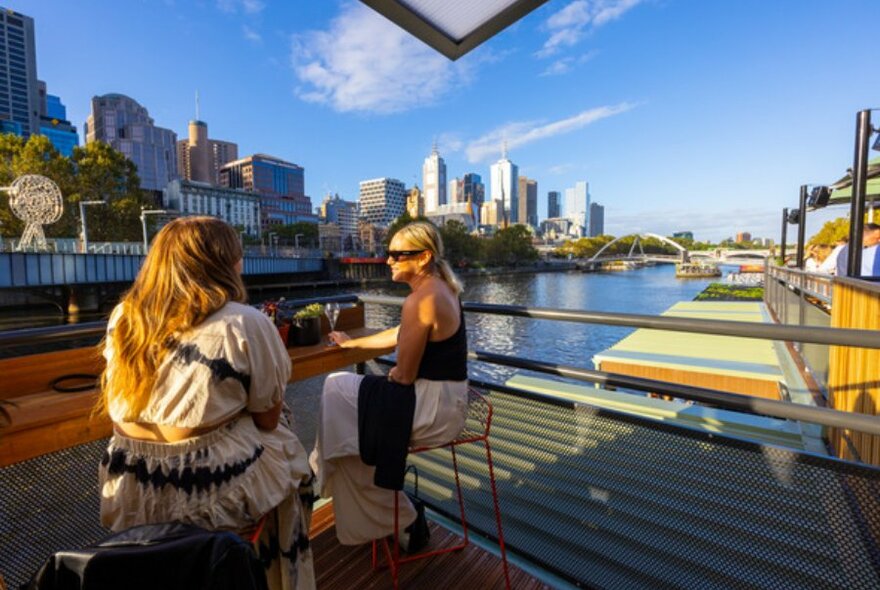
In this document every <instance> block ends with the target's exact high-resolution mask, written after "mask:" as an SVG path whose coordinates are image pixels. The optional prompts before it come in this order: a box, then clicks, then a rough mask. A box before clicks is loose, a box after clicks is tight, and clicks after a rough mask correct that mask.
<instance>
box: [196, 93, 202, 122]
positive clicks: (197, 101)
mask: <svg viewBox="0 0 880 590" xmlns="http://www.w3.org/2000/svg"><path fill="white" fill-rule="evenodd" d="M196 121H201V118H199V91H198V90H196Z"/></svg>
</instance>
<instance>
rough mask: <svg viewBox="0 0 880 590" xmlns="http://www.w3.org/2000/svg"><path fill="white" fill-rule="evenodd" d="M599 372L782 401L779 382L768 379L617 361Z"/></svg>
mask: <svg viewBox="0 0 880 590" xmlns="http://www.w3.org/2000/svg"><path fill="white" fill-rule="evenodd" d="M598 369H599V370H600V371H606V372H608V373H617V374H619V375H629V376H631V377H644V378H646V379H655V380H657V381H666V382H668V383H675V384H678V385H690V386H692V387H705V388H707V389H715V390H717V391H727V392H730V393H739V394H742V395H750V396H752V397H762V398H766V399H772V400H778V399H779V382H778V381H776V380H767V379H750V378H748V377H736V376H733V375H721V374H715V373H706V372H699V371H686V370H682V369H669V368H666V367H654V366H646V365H638V364H630V363H618V362H614V361H605V360H603V361H601V362H600V363H599V366H598Z"/></svg>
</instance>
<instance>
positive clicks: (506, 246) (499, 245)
mask: <svg viewBox="0 0 880 590" xmlns="http://www.w3.org/2000/svg"><path fill="white" fill-rule="evenodd" d="M537 259H538V251H537V250H535V247H534V246H532V235H531V233H530V232H529V230H528V229H526V228H525V227H524V226H522V225H513V226H510V227H507V228H504V229H501V230H499V231H498V232H496V233H495V235H494V236H492V238H491V239H490V240H489V241H488V242H487V243H486V262H488V263H489V264H490V265H493V266H517V265H518V264H521V263H528V262H534V261H535V260H537Z"/></svg>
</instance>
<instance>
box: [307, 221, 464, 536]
mask: <svg viewBox="0 0 880 590" xmlns="http://www.w3.org/2000/svg"><path fill="white" fill-rule="evenodd" d="M386 262H387V264H388V266H389V267H390V269H391V278H392V280H394V281H396V282H402V283H407V284H408V285H409V287H410V289H411V293H410V294H409V295H408V296H407V298H406V300H405V301H404V304H403V310H402V312H401V319H400V325H399V326H397V327H395V328H391V329H388V330H385V331H384V332H379V333H377V334H374V335H372V336H368V337H364V338H355V339H352V338H350V337H349V336H348V335H347V334H345V333H344V332H331V334H330V337H331V338H332V339H333V340H334V341H335V342H336V343H338V344H339V345H340V346H342V347H344V348H366V349H384V348H391V347H395V346H396V347H397V364H396V365H395V366H394V367H393V368H392V369H391V370H390V371H389V373H388V375H387V376H372V375H367V376H363V375H354V374H352V373H334V374H332V375H330V376H328V377H327V379H326V380H325V381H324V391H323V395H322V397H321V411H320V419H319V425H318V441H317V443H316V445H315V450H314V451H313V452H312V455H311V457H310V461H311V464H312V469H313V470H314V471H315V473H316V475H317V480H318V487H319V489H320V493H321V495H322V496H329V495H332V496H333V510H334V511H335V515H336V534H337V537H338V538H339V541H340V542H341V543H342V544H346V545H354V544H359V543H365V542H367V541H371V540H373V539H380V538H383V537H385V536H387V535H390V534H392V533H393V532H394V531H393V528H394V527H393V522H394V518H393V507H394V494H395V493H396V494H398V495H399V506H400V519H399V522H400V524H401V527H402V528H405V527H408V526H409V525H411V524H412V523H413V522H414V521H415V519H416V516H417V513H416V511H415V509H414V507H413V505H412V503H411V502H410V501H409V499H408V498H407V497H406V495H405V494H402V493H401V492H399V491H395V492H389V490H400V489H401V488H402V486H403V471H404V469H405V465H406V454H407V452H408V449H409V447H410V446H431V445H439V444H444V443H447V442H449V441H450V440H452V439H454V438H455V437H456V436H457V435H458V433H459V432H461V430H462V428H463V427H464V424H465V419H466V417H467V377H468V375H467V334H466V331H465V322H464V313H462V309H461V302H460V301H459V295H460V293H461V290H462V285H461V283H460V282H459V280H458V279H457V278H456V276H455V274H454V273H453V272H452V269H451V268H450V267H449V264H448V263H447V261H446V260H445V259H444V258H443V242H442V240H441V238H440V234H439V232H438V231H437V228H436V227H434V226H433V225H432V224H430V223H424V222H417V223H411V224H409V225H406V226H404V227H403V228H402V229H400V230H399V231H398V232H397V233H396V234H395V235H394V236H393V237H392V239H391V243H390V245H389V249H388V259H387V261H386ZM425 528H426V527H416V528H415V529H413V530H425ZM400 532H402V533H403V535H402V536H401V538H402V539H403V541H402V543H401V545H402V546H404V548H405V549H406V550H408V551H414V550H417V549H418V548H419V547H418V545H419V544H420V543H422V542H424V541H426V539H408V536H407V534H406V533H407V532H408V531H407V530H404V531H400Z"/></svg>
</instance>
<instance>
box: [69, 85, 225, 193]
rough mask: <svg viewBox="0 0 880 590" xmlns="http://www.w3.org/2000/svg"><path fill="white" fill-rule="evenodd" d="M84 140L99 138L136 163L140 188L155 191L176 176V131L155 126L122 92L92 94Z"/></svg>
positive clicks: (144, 111) (159, 189)
mask: <svg viewBox="0 0 880 590" xmlns="http://www.w3.org/2000/svg"><path fill="white" fill-rule="evenodd" d="M84 132H85V136H86V143H91V142H93V141H103V142H104V143H109V144H110V145H111V146H112V147H113V148H114V149H116V150H119V151H120V152H122V153H123V154H125V157H126V158H128V159H129V160H131V161H132V162H134V165H135V166H137V173H138V176H139V177H140V179H141V188H142V189H144V190H147V191H153V192H154V193H158V195H159V196H160V198H161V191H162V189H164V188H165V185H166V184H168V182H170V181H171V180H173V179H175V178H177V134H176V133H174V132H173V131H171V130H170V129H165V128H164V127H157V126H156V125H155V123H154V122H153V119H152V118H151V117H150V114H149V113H148V112H147V109H146V108H145V107H143V106H141V105H140V104H138V103H137V101H135V100H134V99H132V98H129V97H127V96H125V95H123V94H105V95H104V96H95V97H92V112H91V114H89V117H88V119H87V120H86V124H85V128H84ZM233 188H236V187H233Z"/></svg>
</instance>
